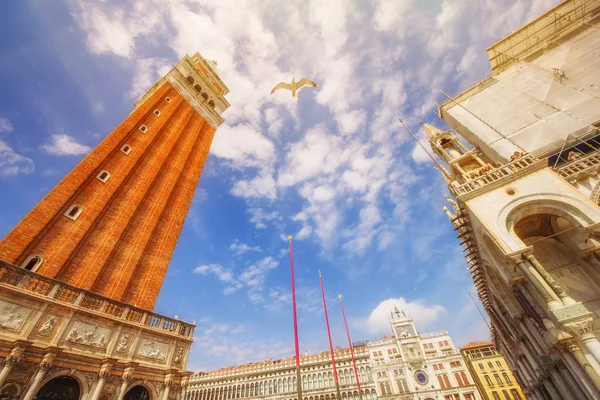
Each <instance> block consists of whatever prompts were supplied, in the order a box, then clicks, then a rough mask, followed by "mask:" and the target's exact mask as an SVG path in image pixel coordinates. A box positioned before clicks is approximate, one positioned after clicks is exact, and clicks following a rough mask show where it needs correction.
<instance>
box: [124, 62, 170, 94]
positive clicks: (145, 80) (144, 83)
mask: <svg viewBox="0 0 600 400" xmlns="http://www.w3.org/2000/svg"><path fill="white" fill-rule="evenodd" d="M172 67H173V66H172V65H171V63H169V61H168V60H166V59H164V58H141V59H136V60H135V61H134V73H133V83H132V84H131V90H129V93H128V95H129V97H130V98H131V99H135V100H137V99H139V98H140V97H142V95H144V94H145V93H146V92H147V91H148V89H150V88H151V87H152V86H153V85H154V84H155V83H156V82H157V81H158V80H159V79H160V78H162V77H163V76H165V75H166V74H167V72H169V71H170V70H171V68H172Z"/></svg>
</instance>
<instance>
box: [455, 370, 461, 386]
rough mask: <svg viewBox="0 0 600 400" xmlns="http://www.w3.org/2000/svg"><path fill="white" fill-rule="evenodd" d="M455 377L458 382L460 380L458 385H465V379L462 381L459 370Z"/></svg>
mask: <svg viewBox="0 0 600 400" xmlns="http://www.w3.org/2000/svg"><path fill="white" fill-rule="evenodd" d="M454 378H456V382H458V386H462V385H463V381H462V379H461V378H460V374H459V373H458V372H456V373H455V374H454Z"/></svg>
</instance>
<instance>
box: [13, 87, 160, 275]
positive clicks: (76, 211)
mask: <svg viewBox="0 0 600 400" xmlns="http://www.w3.org/2000/svg"><path fill="white" fill-rule="evenodd" d="M165 101H166V102H167V103H170V102H171V98H170V97H165ZM154 115H156V116H157V117H158V116H160V110H158V109H156V110H154ZM138 129H139V130H140V131H142V133H146V132H147V131H148V127H147V126H146V125H140V127H139V128H138ZM121 152H123V154H125V155H129V153H131V146H130V145H128V144H124V145H123V146H121ZM96 178H97V179H98V180H99V181H101V182H102V183H106V182H107V181H108V179H109V178H110V172H108V171H106V170H102V171H100V172H99V173H98V175H96ZM82 212H83V206H82V205H80V204H73V205H71V206H70V207H69V208H68V209H67V211H65V213H64V214H63V215H64V216H65V217H67V218H69V219H72V220H73V221H75V220H76V219H77V218H79V216H80V215H81V213H82ZM43 262H44V259H43V258H42V256H40V255H38V254H33V255H31V256H29V257H27V259H26V260H25V261H24V262H23V263H22V264H21V267H22V268H24V269H26V270H28V271H32V272H35V271H37V270H38V269H39V267H40V266H41V265H42V263H43Z"/></svg>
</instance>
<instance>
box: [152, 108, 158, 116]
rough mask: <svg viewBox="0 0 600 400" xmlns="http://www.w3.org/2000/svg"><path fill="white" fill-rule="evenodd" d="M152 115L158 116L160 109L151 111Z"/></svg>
mask: <svg viewBox="0 0 600 400" xmlns="http://www.w3.org/2000/svg"><path fill="white" fill-rule="evenodd" d="M153 113H154V115H156V116H157V117H160V110H158V109H156V110H154V111H153Z"/></svg>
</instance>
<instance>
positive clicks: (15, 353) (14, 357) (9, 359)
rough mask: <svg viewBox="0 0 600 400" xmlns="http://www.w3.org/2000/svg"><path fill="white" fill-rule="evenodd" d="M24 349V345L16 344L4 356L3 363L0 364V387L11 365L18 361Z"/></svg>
mask: <svg viewBox="0 0 600 400" xmlns="http://www.w3.org/2000/svg"><path fill="white" fill-rule="evenodd" d="M24 351H25V347H21V346H17V347H15V348H13V349H12V350H11V351H10V354H9V355H8V356H6V358H5V359H4V364H3V365H2V370H0V387H2V385H3V384H4V382H5V381H6V378H7V377H8V374H9V373H10V370H11V369H12V367H13V365H15V363H17V362H19V360H20V359H21V357H22V355H23V352H24Z"/></svg>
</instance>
